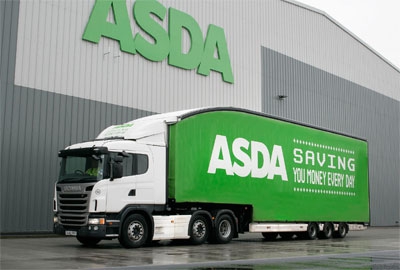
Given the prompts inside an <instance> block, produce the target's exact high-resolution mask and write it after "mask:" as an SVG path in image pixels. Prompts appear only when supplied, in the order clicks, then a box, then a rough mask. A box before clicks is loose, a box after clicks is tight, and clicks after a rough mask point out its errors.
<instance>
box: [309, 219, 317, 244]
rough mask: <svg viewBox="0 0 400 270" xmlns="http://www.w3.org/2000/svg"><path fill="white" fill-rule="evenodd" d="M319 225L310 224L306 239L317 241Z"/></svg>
mask: <svg viewBox="0 0 400 270" xmlns="http://www.w3.org/2000/svg"><path fill="white" fill-rule="evenodd" d="M317 234H318V225H317V223H314V222H311V223H309V224H308V227H307V232H306V238H307V239H309V240H315V239H317Z"/></svg>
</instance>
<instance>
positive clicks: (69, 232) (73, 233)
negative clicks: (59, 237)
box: [65, 231, 76, 236]
mask: <svg viewBox="0 0 400 270" xmlns="http://www.w3.org/2000/svg"><path fill="white" fill-rule="evenodd" d="M65 235H71V236H76V231H65Z"/></svg>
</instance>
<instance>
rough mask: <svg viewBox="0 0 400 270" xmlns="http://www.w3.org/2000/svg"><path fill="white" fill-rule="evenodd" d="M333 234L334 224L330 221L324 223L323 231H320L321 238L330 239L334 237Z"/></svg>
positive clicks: (319, 236)
mask: <svg viewBox="0 0 400 270" xmlns="http://www.w3.org/2000/svg"><path fill="white" fill-rule="evenodd" d="M332 234H333V224H332V223H330V222H326V223H324V226H323V228H322V231H320V232H318V238H319V239H329V238H332Z"/></svg>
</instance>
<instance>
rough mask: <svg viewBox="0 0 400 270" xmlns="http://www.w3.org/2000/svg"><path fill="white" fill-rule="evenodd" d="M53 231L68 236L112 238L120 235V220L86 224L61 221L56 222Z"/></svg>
mask: <svg viewBox="0 0 400 270" xmlns="http://www.w3.org/2000/svg"><path fill="white" fill-rule="evenodd" d="M104 218H105V217H104ZM53 232H54V233H55V234H59V235H66V236H81V237H91V238H101V239H112V238H117V237H118V232H119V222H116V221H115V220H114V221H113V222H106V223H105V224H88V225H85V226H67V225H63V224H60V223H59V222H54V225H53Z"/></svg>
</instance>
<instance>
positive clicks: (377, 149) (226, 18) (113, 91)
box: [0, 0, 400, 233]
mask: <svg viewBox="0 0 400 270" xmlns="http://www.w3.org/2000/svg"><path fill="white" fill-rule="evenodd" d="M128 2H129V3H128V6H129V7H130V8H129V10H130V12H131V6H132V1H130V0H129V1H128ZM93 3H94V0H87V1H82V0H60V1H48V0H38V1H30V0H21V5H20V2H19V1H17V0H13V1H0V31H1V33H0V34H1V35H0V37H1V42H0V44H1V50H0V53H1V55H0V56H1V61H0V70H1V73H0V86H1V88H0V95H1V96H0V98H1V100H0V102H1V103H0V106H1V107H0V111H1V115H0V121H1V123H0V127H1V130H0V136H1V137H0V143H1V149H0V150H1V154H0V159H1V160H0V165H1V175H2V178H1V180H0V181H1V183H0V184H1V191H0V192H1V194H0V195H1V206H0V209H1V217H0V232H1V233H7V232H34V231H50V230H51V229H52V228H51V226H52V223H51V222H52V211H51V207H52V205H51V204H52V196H53V184H54V181H55V179H56V177H57V172H58V159H57V152H58V150H60V149H61V148H63V147H65V146H66V145H68V144H70V143H74V142H78V141H82V140H88V139H90V138H94V137H95V136H96V135H97V133H98V132H100V131H101V129H103V128H104V127H106V126H108V125H110V124H115V123H122V122H125V121H127V120H131V119H134V118H137V117H140V116H144V115H147V114H150V113H153V112H164V111H170V110H177V109H185V108H193V107H200V106H224V105H230V106H239V107H244V108H247V109H253V110H258V111H261V110H263V111H265V112H268V113H271V114H275V115H279V116H283V117H288V118H291V119H295V120H298V121H301V122H306V123H311V124H313V125H317V126H322V127H326V128H329V129H333V130H337V131H342V132H346V133H350V134H352V135H356V136H361V137H366V138H367V139H368V140H370V145H371V148H370V151H371V160H370V163H371V164H370V166H371V191H372V192H373V193H372V194H371V202H372V203H371V205H372V212H373V213H372V217H373V224H374V225H394V224H395V222H396V221H398V219H399V218H398V215H399V214H398V212H399V210H398V200H399V191H398V190H399V186H398V185H399V178H400V176H399V175H400V172H399V168H398V164H399V127H398V123H399V117H398V116H399V109H398V108H399V100H400V91H399V89H400V79H399V76H400V75H399V74H400V73H399V71H398V70H396V69H394V68H393V67H391V66H390V65H388V64H387V63H386V62H385V61H383V60H382V59H381V58H379V56H377V55H376V54H375V53H373V52H371V50H370V49H368V48H367V47H365V46H364V45H363V44H361V43H360V42H359V41H358V40H357V39H355V38H354V37H353V36H351V35H349V34H348V33H346V32H345V31H343V29H342V28H340V27H339V26H338V25H336V24H335V23H333V22H332V21H331V20H330V19H329V18H327V17H325V16H324V15H321V14H320V13H317V12H314V11H310V10H308V9H305V8H303V7H301V6H298V5H297V4H293V3H292V2H290V1H284V0H282V1H281V0H268V1H265V0H251V1H234V0H232V1H208V0H201V1H200V0H199V1H187V0H167V1H162V3H163V5H165V6H166V7H167V8H168V7H174V8H177V9H179V10H182V11H184V12H186V13H188V14H190V15H191V16H193V17H194V18H195V19H196V21H197V22H198V23H199V25H200V28H201V29H202V31H203V34H205V32H206V29H207V27H208V25H209V24H211V23H212V24H216V25H218V26H221V27H223V28H224V30H225V34H226V38H227V43H228V49H229V51H230V56H231V62H232V67H233V70H234V75H235V83H234V84H227V83H225V82H223V81H222V80H221V76H220V74H219V73H215V72H212V74H211V75H210V76H208V77H205V76H200V75H198V74H196V72H195V71H187V70H181V69H178V68H175V67H170V66H168V65H167V63H166V61H163V62H159V63H155V62H150V61H147V60H146V59H144V58H143V57H140V56H137V55H136V56H133V55H129V54H126V53H121V52H120V50H119V46H118V43H117V42H115V41H112V40H109V39H105V38H102V39H101V41H100V43H99V44H92V43H89V42H86V41H83V40H82V33H83V29H84V27H85V25H86V23H87V20H88V18H89V15H90V11H91V8H92V6H93ZM162 25H163V26H164V27H166V25H167V21H164V22H163V23H162ZM132 27H136V26H135V25H134V23H133V22H132ZM262 47H264V48H262ZM266 48H269V49H266ZM299 89H300V90H299ZM328 89H330V90H331V91H328ZM280 92H283V94H287V95H288V96H289V97H288V99H287V100H284V101H279V100H276V95H277V94H280ZM396 106H397V107H396ZM396 108H397V109H396ZM396 116H397V117H396ZM396 129H397V130H396ZM396 140H397V143H396ZM396 153H397V155H396ZM396 162H397V165H396V164H394V163H396ZM393 164H394V165H393ZM396 166H397V168H396ZM396 169H397V170H396ZM372 181H373V182H372ZM396 200H397V204H395V205H394V206H393V203H396ZM390 204H392V205H391V207H389V205H390ZM396 211H397V212H396ZM396 213H397V214H396Z"/></svg>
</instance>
